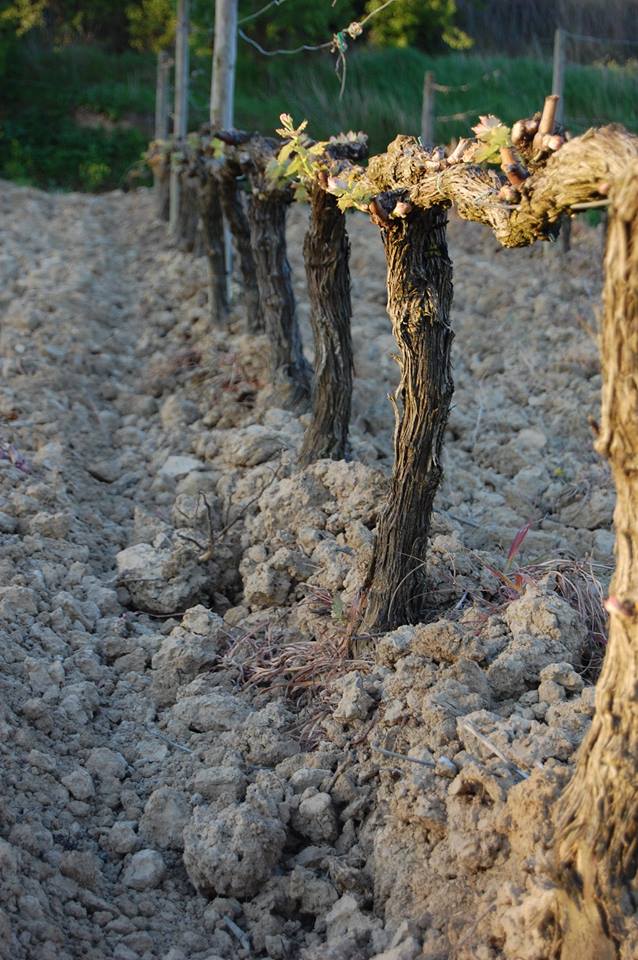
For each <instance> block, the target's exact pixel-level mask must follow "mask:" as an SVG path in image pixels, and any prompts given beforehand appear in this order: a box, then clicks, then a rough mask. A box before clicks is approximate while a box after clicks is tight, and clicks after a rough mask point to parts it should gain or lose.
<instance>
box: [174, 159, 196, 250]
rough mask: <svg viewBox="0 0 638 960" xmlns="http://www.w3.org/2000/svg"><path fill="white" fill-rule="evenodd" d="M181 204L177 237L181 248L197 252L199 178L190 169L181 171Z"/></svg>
mask: <svg viewBox="0 0 638 960" xmlns="http://www.w3.org/2000/svg"><path fill="white" fill-rule="evenodd" d="M179 179H180V204H179V212H178V215H177V237H178V246H179V248H180V250H183V251H185V252H186V253H196V252H197V251H196V247H197V244H198V233H199V222H200V212H199V202H198V197H199V178H198V177H197V176H195V175H193V174H192V173H191V172H190V171H189V170H188V169H184V170H183V171H182V172H181V173H180V178H179Z"/></svg>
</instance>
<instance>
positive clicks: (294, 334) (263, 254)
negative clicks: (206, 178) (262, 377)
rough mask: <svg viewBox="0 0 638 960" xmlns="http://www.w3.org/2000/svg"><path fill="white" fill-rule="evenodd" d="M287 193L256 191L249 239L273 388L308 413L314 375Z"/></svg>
mask: <svg viewBox="0 0 638 960" xmlns="http://www.w3.org/2000/svg"><path fill="white" fill-rule="evenodd" d="M288 203H289V195H288V192H287V191H282V190H276V189H272V188H264V189H261V190H255V189H254V188H253V196H252V199H251V202H250V204H249V207H248V221H249V223H250V239H251V244H252V249H253V257H254V258H255V271H256V276H257V286H258V288H259V300H260V303H261V308H262V311H263V315H264V325H265V328H266V333H267V335H268V339H269V340H270V368H271V383H272V385H273V390H274V396H275V401H276V403H279V404H280V405H281V406H282V407H284V408H285V409H289V410H295V409H305V408H306V407H307V404H308V400H309V398H310V377H311V369H310V367H309V365H308V363H307V361H306V360H305V358H304V355H303V349H302V346H301V334H300V332H299V326H298V324H297V315H296V310H295V295H294V293H293V289H292V282H291V277H290V264H289V263H288V257H287V255H286V210H287V206H288Z"/></svg>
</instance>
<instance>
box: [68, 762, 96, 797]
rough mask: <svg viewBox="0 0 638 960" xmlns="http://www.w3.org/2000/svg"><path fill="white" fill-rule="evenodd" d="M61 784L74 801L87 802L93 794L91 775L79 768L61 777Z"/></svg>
mask: <svg viewBox="0 0 638 960" xmlns="http://www.w3.org/2000/svg"><path fill="white" fill-rule="evenodd" d="M61 783H62V784H63V786H65V787H66V788H67V790H68V791H69V793H70V794H71V796H72V797H75V799H76V800H88V799H89V798H90V797H92V796H93V795H94V793H95V786H94V784H93V778H92V776H91V774H90V773H89V772H88V770H84V769H83V768H81V767H80V768H78V769H77V770H73V771H72V772H71V773H68V774H67V775H66V776H65V777H62V780H61Z"/></svg>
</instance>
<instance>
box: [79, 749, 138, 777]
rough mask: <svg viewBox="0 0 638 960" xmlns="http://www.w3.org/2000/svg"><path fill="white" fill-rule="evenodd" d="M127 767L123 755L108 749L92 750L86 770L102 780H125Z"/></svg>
mask: <svg viewBox="0 0 638 960" xmlns="http://www.w3.org/2000/svg"><path fill="white" fill-rule="evenodd" d="M127 766H128V765H127V763H126V760H125V759H124V757H123V756H122V754H121V753H118V752H117V751H116V750H110V749H109V748H108V747H96V748H95V749H94V750H91V752H90V754H89V755H88V758H87V761H86V769H87V770H89V771H90V772H91V773H92V774H94V775H95V776H97V777H99V778H100V779H102V780H108V779H114V780H123V779H124V776H125V774H126V770H127Z"/></svg>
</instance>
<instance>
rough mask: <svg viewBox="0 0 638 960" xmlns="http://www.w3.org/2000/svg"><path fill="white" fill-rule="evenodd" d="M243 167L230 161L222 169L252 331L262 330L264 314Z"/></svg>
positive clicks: (222, 190)
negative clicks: (240, 178)
mask: <svg viewBox="0 0 638 960" xmlns="http://www.w3.org/2000/svg"><path fill="white" fill-rule="evenodd" d="M240 172H241V171H240V170H239V168H238V167H237V166H236V165H235V164H232V163H230V162H229V161H227V162H226V163H224V164H223V165H222V166H221V168H220V171H219V174H218V176H219V189H220V194H221V204H222V210H223V213H224V217H225V218H226V221H227V223H228V226H229V227H230V231H231V233H232V235H233V240H234V242H235V247H236V250H237V255H238V257H239V266H240V270H241V277H242V283H243V291H242V294H243V300H244V305H245V307H246V328H247V330H248V333H261V332H262V331H263V329H264V317H263V314H262V310H261V304H260V302H259V288H258V286H257V277H256V272H255V258H254V257H253V251H252V246H251V243H250V224H249V223H248V217H247V215H246V209H245V206H244V202H243V197H242V192H241V190H240V189H239V186H238V183H237V177H238V175H239V174H240Z"/></svg>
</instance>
